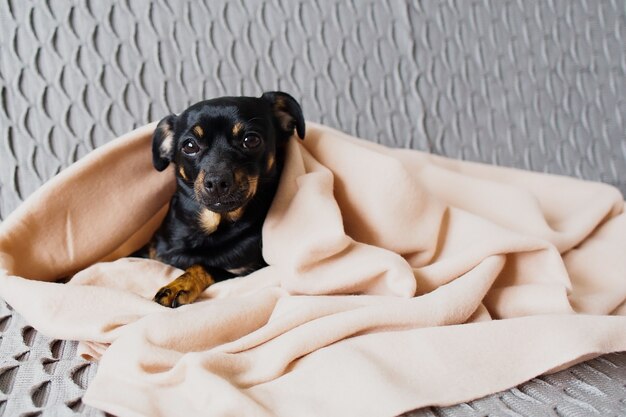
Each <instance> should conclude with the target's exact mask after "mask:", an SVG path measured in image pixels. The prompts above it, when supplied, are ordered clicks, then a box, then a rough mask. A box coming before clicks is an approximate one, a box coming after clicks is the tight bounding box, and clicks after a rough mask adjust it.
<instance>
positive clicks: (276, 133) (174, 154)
mask: <svg viewBox="0 0 626 417" xmlns="http://www.w3.org/2000/svg"><path fill="white" fill-rule="evenodd" d="M294 130H295V131H296V133H297V135H298V136H299V137H300V138H304V117H303V115H302V109H301V108H300V105H299V104H298V102H297V101H296V100H295V99H294V98H293V97H291V96H290V95H289V94H286V93H283V92H268V93H264V94H263V95H262V96H261V97H260V98H256V97H222V98H216V99H212V100H206V101H202V102H199V103H196V104H194V105H193V106H191V107H189V108H188V109H186V110H185V111H184V112H182V113H181V114H180V115H178V116H176V115H169V116H167V117H165V118H164V119H163V120H161V121H160V122H159V124H158V125H157V128H156V130H155V132H154V136H153V140H152V157H153V159H152V161H153V163H154V167H155V168H156V169H157V170H159V171H163V170H164V169H165V168H166V167H167V166H168V165H169V164H170V163H174V164H175V167H176V170H175V171H176V176H177V177H178V182H179V184H180V185H181V186H183V187H188V188H189V189H190V190H193V193H194V196H195V198H196V200H197V201H198V203H200V204H201V205H202V206H203V207H204V208H206V209H208V210H210V211H211V212H214V213H234V212H237V211H240V210H241V209H243V208H244V207H245V206H246V204H247V203H248V202H250V200H252V199H253V198H254V196H255V194H256V193H257V191H258V189H259V185H260V184H263V183H264V182H270V181H273V180H275V179H276V178H277V176H278V172H277V163H276V156H277V151H278V150H279V149H280V148H281V147H283V146H284V145H285V143H286V142H287V140H288V139H289V138H290V137H291V136H292V135H293V133H294Z"/></svg>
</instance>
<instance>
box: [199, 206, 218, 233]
mask: <svg viewBox="0 0 626 417" xmlns="http://www.w3.org/2000/svg"><path fill="white" fill-rule="evenodd" d="M198 221H199V223H200V227H201V228H202V230H204V232H205V233H206V234H209V235H210V234H211V233H213V232H215V231H216V230H217V227H218V226H219V225H220V222H221V221H222V216H221V215H220V214H219V213H215V212H214V211H211V210H209V209H202V211H201V212H200V214H199V216H198Z"/></svg>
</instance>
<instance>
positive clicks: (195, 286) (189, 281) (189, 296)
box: [154, 265, 215, 308]
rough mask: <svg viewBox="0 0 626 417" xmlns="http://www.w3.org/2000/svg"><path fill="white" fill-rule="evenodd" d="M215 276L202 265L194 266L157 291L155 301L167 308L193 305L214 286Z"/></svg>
mask: <svg viewBox="0 0 626 417" xmlns="http://www.w3.org/2000/svg"><path fill="white" fill-rule="evenodd" d="M214 283H215V280H214V278H213V276H212V275H211V274H210V273H209V272H207V270H206V269H204V267H202V266H200V265H192V266H190V267H189V268H187V269H186V270H185V273H184V274H182V275H181V276H179V277H178V278H176V279H175V280H174V281H172V282H170V283H169V284H167V285H166V286H165V287H163V288H161V289H160V290H159V291H157V293H156V295H155V296H154V301H156V302H157V303H159V304H161V305H162V306H165V307H172V308H176V307H178V306H181V305H184V304H189V303H193V302H194V301H195V300H196V298H198V296H199V295H200V294H202V291H204V290H205V289H206V288H207V287H208V286H209V285H211V284H214Z"/></svg>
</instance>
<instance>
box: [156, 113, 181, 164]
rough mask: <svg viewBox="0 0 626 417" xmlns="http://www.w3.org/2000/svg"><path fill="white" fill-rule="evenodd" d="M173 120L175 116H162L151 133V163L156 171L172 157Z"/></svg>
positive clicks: (170, 160) (168, 162)
mask: <svg viewBox="0 0 626 417" xmlns="http://www.w3.org/2000/svg"><path fill="white" fill-rule="evenodd" d="M174 122H176V116H175V115H173V114H170V115H169V116H167V117H165V118H163V119H162V120H161V121H160V122H159V124H157V127H156V129H154V134H153V135H152V164H153V165H154V167H155V168H156V170H157V171H163V170H164V169H165V168H167V166H168V165H169V164H170V162H172V159H174Z"/></svg>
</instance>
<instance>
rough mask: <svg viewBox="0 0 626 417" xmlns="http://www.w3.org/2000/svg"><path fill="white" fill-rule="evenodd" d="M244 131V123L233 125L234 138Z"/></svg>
mask: <svg viewBox="0 0 626 417" xmlns="http://www.w3.org/2000/svg"><path fill="white" fill-rule="evenodd" d="M242 130H243V123H235V124H234V125H233V136H237V135H238V134H239V132H241V131H242Z"/></svg>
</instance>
